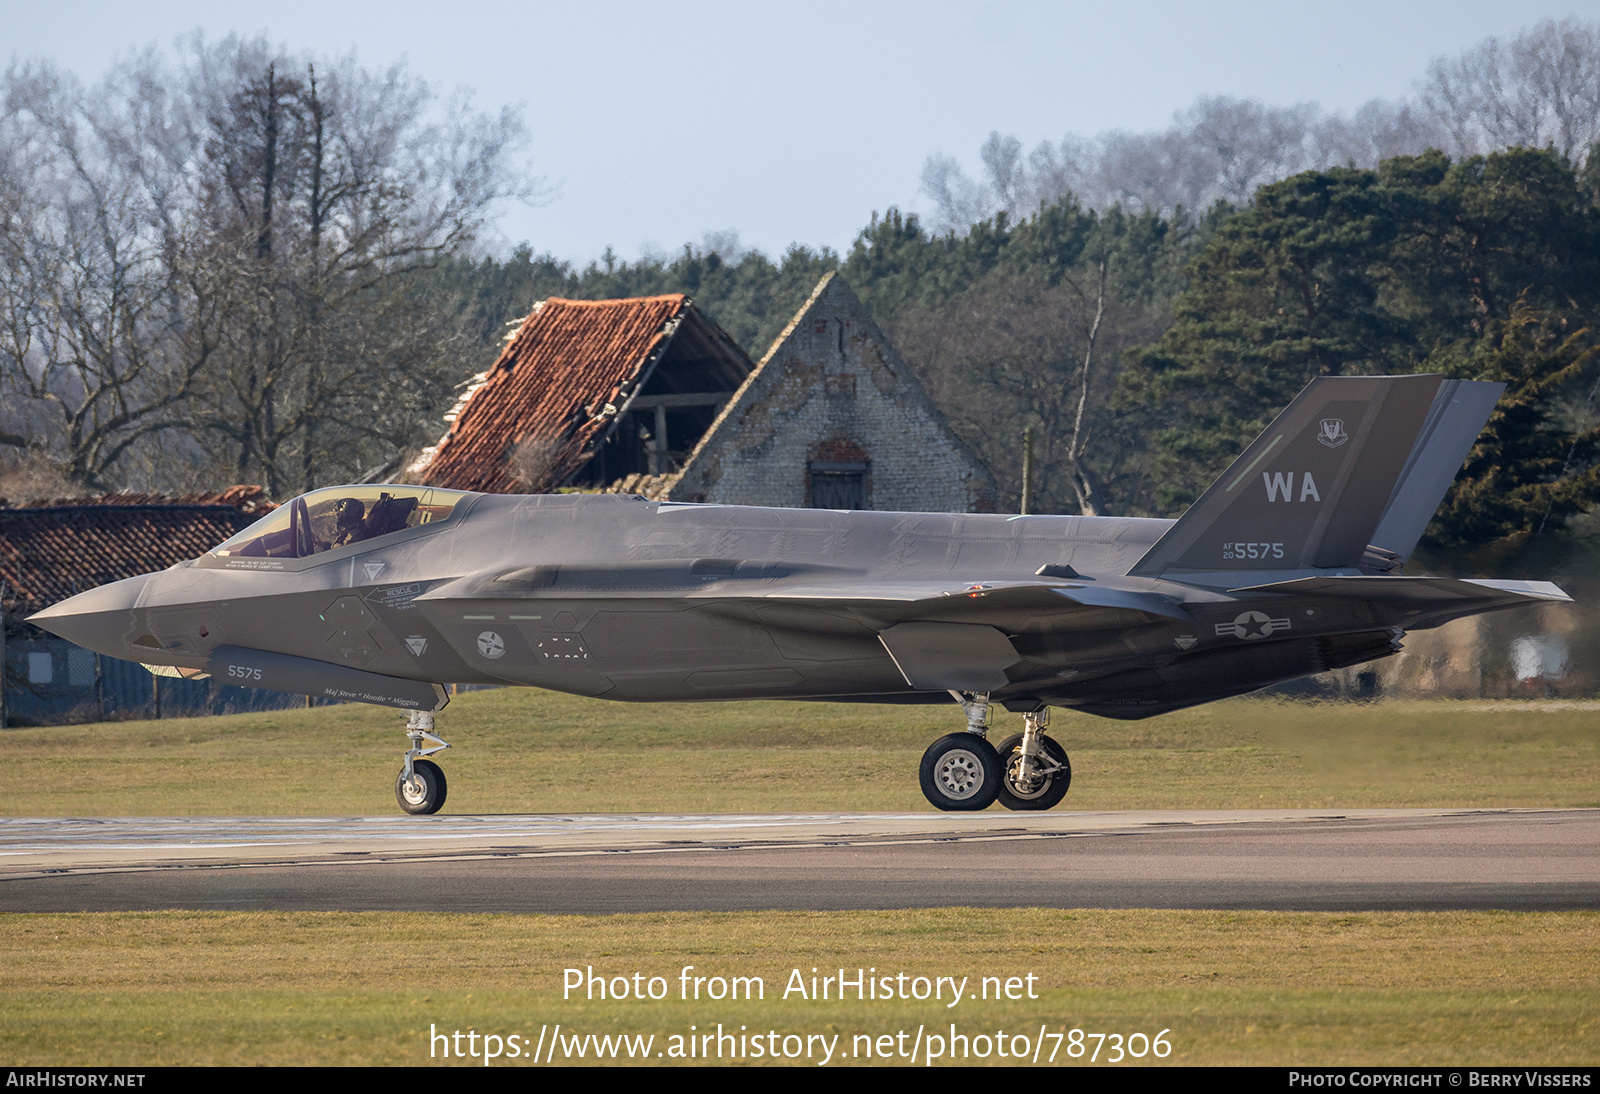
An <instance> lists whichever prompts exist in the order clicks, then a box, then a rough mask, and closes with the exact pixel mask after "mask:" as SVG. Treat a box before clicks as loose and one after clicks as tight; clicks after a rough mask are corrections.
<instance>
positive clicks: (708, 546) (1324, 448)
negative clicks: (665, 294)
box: [31, 375, 1569, 813]
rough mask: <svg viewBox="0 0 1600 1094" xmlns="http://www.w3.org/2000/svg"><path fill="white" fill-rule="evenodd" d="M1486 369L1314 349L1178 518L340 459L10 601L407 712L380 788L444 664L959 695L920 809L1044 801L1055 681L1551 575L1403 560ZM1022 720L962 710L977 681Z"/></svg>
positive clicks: (1156, 673)
mask: <svg viewBox="0 0 1600 1094" xmlns="http://www.w3.org/2000/svg"><path fill="white" fill-rule="evenodd" d="M1502 387H1503V385H1500V384H1491V383H1477V382H1467V381H1458V380H1447V379H1443V378H1441V377H1438V376H1427V375H1422V376H1375V377H1340V378H1326V379H1318V380H1314V381H1313V382H1312V383H1311V384H1310V386H1308V387H1307V388H1306V389H1305V390H1304V391H1303V392H1302V393H1301V394H1300V395H1299V396H1298V397H1297V398H1296V399H1295V400H1294V402H1293V403H1291V404H1290V406H1289V407H1288V408H1287V409H1286V410H1285V411H1284V412H1283V413H1282V414H1281V415H1279V416H1278V418H1277V419H1276V420H1274V421H1273V423H1272V424H1271V425H1270V426H1269V427H1268V428H1267V430H1266V431H1265V432H1264V433H1262V434H1261V436H1260V437H1259V438H1257V439H1256V440H1255V442H1254V443H1252V444H1251V445H1250V446H1249V447H1248V448H1247V449H1245V451H1244V453H1243V454H1242V455H1240V456H1239V458H1238V459H1237V460H1236V461H1235V462H1234V464H1233V465H1232V466H1231V467H1229V468H1228V470H1227V473H1226V474H1224V475H1223V476H1222V478H1220V479H1218V480H1217V482H1216V483H1215V484H1214V485H1213V486H1212V487H1211V488H1210V489H1209V490H1207V491H1206V492H1205V493H1204V494H1203V495H1202V496H1201V497H1200V499H1199V500H1198V501H1196V502H1195V503H1194V505H1193V506H1191V507H1190V509H1189V510H1188V512H1187V513H1185V514H1184V516H1183V517H1182V518H1181V519H1179V520H1177V521H1171V520H1153V519H1144V518H1131V517H1129V518H1121V517H1074V516H1004V515H969V514H942V513H880V512H870V511H831V510H815V509H763V508H752V507H743V506H721V505H694V504H673V503H666V502H654V501H648V500H646V499H644V498H639V497H631V496H618V495H601V496H586V495H579V494H553V495H486V494H471V493H462V492H458V491H450V490H442V489H431V488H426V487H412V486H396V485H382V486H346V487H334V488H331V489H325V490H317V491H314V492H312V493H309V494H306V495H304V496H303V497H298V498H295V499H294V500H293V501H291V502H289V503H288V504H286V505H283V506H281V507H279V508H278V509H277V510H276V511H274V512H273V513H271V514H270V515H269V516H267V517H266V518H264V519H263V520H261V521H259V522H257V523H256V524H254V525H252V526H251V527H249V528H247V529H245V530H244V531H242V532H240V533H239V534H238V535H236V536H234V537H233V538H232V539H229V540H228V541H227V542H225V543H223V544H221V545H220V546H218V547H216V548H215V549H213V550H212V551H210V552H209V553H207V554H205V555H203V556H202V557H200V558H197V559H195V560H194V561H192V562H189V563H185V564H182V565H179V566H175V567H173V568H172V569H169V570H166V571H163V572H160V573H154V574H147V575H145V576H143V577H137V578H132V579H130V580H127V581H119V582H116V583H114V584H111V585H106V586H102V587H101V588H98V589H94V590H91V591H89V592H85V593H81V594H79V595H77V596H74V597H71V598H70V599H68V600H65V601H63V602H62V603H60V604H57V605H55V606H54V607H51V608H49V609H47V610H45V611H43V612H40V613H38V614H36V615H34V616H33V617H32V618H31V622H33V623H36V624H38V625H40V626H42V627H45V628H47V629H49V630H51V631H54V632H55V633H56V634H58V635H61V636H62V637H64V638H67V639H70V640H71V641H73V642H76V643H78V644H80V645H83V646H87V647H89V648H90V649H94V650H98V651H99V652H101V653H104V654H108V655H110V656H113V657H121V658H127V659H131V660H136V661H140V662H143V663H144V664H146V665H147V666H150V667H151V669H152V671H155V672H158V673H165V674H176V675H183V676H200V675H203V674H209V675H210V676H212V677H215V678H216V679H218V680H220V681H222V682H224V683H230V684H246V685H250V686H254V687H263V688H273V689H277V690H281V691H288V692H298V693H304V694H307V695H313V696H319V697H327V698H333V699H345V700H353V701H357V702H365V703H378V704H383V705H387V706H392V707H398V708H401V709H403V710H407V711H409V712H410V722H409V724H408V726H407V729H406V732H407V736H408V738H409V740H410V744H411V747H410V748H409V749H408V750H407V751H406V754H405V762H404V766H403V767H402V769H401V771H400V774H399V777H398V778H397V780H396V785H395V792H396V797H397V798H398V800H399V802H400V805H401V807H402V808H403V809H405V810H406V811H407V812H410V813H431V812H434V811H436V810H437V809H438V808H439V807H440V806H441V805H443V804H444V800H445V793H446V782H445V777H444V772H443V771H442V770H441V769H440V768H439V766H438V765H437V764H435V763H434V762H433V761H432V760H430V759H427V757H428V756H431V755H433V754H435V753H437V752H439V751H440V750H441V749H443V748H447V747H449V746H448V745H447V744H446V743H445V742H444V741H443V740H442V739H441V738H439V737H438V736H436V735H435V734H434V732H433V731H434V729H435V725H434V714H435V713H436V712H437V711H439V710H440V709H442V708H443V707H444V705H445V703H446V701H447V693H446V691H445V689H444V687H442V686H441V683H440V682H442V681H453V682H457V683H476V684H520V685H529V686H533V687H541V688H551V689H554V690H557V691H564V692H571V693H575V694H578V695H592V696H598V697H603V698H607V699H621V700H628V701H634V702H659V701H667V700H672V701H704V700H718V699H815V700H831V701H847V702H869V703H930V702H949V701H950V700H951V699H952V698H954V700H955V701H956V702H957V703H959V704H960V708H961V710H962V711H963V713H964V715H965V722H966V725H965V729H963V730H960V731H958V732H955V733H951V734H949V735H948V736H945V737H942V738H940V739H939V740H937V741H935V742H934V743H933V744H932V745H931V746H930V747H929V748H928V750H927V752H926V754H925V755H924V756H923V759H922V766H921V782H922V790H923V793H924V794H926V795H927V798H928V800H929V801H930V802H932V803H933V804H934V805H935V806H937V807H938V808H940V809H946V810H974V809H983V808H986V807H988V806H989V805H990V804H991V803H993V802H994V801H995V800H996V798H998V799H999V801H1000V802H1001V804H1002V805H1004V806H1006V807H1008V808H1011V809H1024V810H1026V809H1048V808H1050V807H1052V806H1054V805H1056V804H1057V803H1058V802H1060V801H1061V798H1062V795H1064V794H1065V793H1066V791H1067V787H1068V785H1069V784H1070V782H1071V778H1072V768H1071V765H1070V762H1069V760H1068V757H1067V752H1066V750H1065V749H1064V748H1063V747H1062V746H1061V745H1060V744H1059V743H1057V742H1056V741H1055V740H1054V739H1053V738H1051V737H1049V736H1047V735H1046V734H1045V732H1044V731H1045V728H1046V726H1047V725H1048V716H1049V710H1050V708H1051V707H1068V708H1073V709H1077V710H1082V711H1087V712H1089V713H1092V714H1097V715H1103V716H1107V717H1112V718H1146V717H1149V716H1151V715H1154V714H1160V713H1162V712H1165V711H1171V710H1178V709H1180V708H1183V707H1189V706H1194V705H1196V704H1198V703H1204V702H1208V701H1210V700H1213V699H1220V698H1223V697H1225V696H1229V695H1237V694H1240V693H1242V692H1248V691H1253V690H1256V689H1258V688H1262V687H1265V686H1267V685H1269V684H1273V683H1277V682H1279V681H1283V680H1289V679H1293V678H1295V677H1299V676H1305V675H1308V674H1311V673H1317V672H1322V671H1325V670H1328V669H1336V668H1340V667H1343V666H1347V665H1354V664H1358V663H1360V662H1363V661H1370V660H1373V659H1375V658H1379V657H1385V656H1387V655H1389V654H1391V653H1393V652H1395V651H1396V650H1398V649H1399V648H1400V639H1401V637H1402V636H1403V635H1404V634H1405V632H1406V631H1408V630H1416V629H1421V628H1426V627H1436V626H1438V625H1440V624H1442V623H1445V622H1447V621H1449V620H1452V619H1458V618H1461V617H1462V616H1468V615H1474V614H1477V613H1479V612H1488V611H1495V610H1498V609H1502V608H1511V607H1516V606H1519V605H1526V604H1537V603H1542V602H1551V601H1562V602H1564V601H1568V600H1569V598H1568V597H1567V596H1566V594H1565V593H1563V592H1562V591H1561V590H1560V589H1558V588H1556V587H1555V586H1554V585H1553V584H1550V583H1549V582H1529V581H1487V580H1461V579H1453V578H1433V577H1406V576H1401V575H1400V574H1399V572H1398V571H1399V568H1400V566H1401V564H1402V563H1403V562H1404V561H1405V559H1406V558H1407V556H1408V555H1410V553H1411V551H1412V549H1413V548H1414V547H1415V546H1416V543H1417V541H1418V539H1419V538H1420V537H1421V535H1422V533H1423V530H1424V528H1425V527H1426V526H1427V524H1428V521H1429V519H1430V518H1431V517H1432V515H1433V512H1434V510H1435V509H1436V508H1437V507H1438V504H1439V502H1440V500H1441V499H1442V498H1443V496H1444V493H1445V490H1446V489H1447V488H1448V487H1449V485H1450V483H1451V481H1452V480H1453V479H1454V477H1455V474H1456V472H1457V471H1458V470H1459V469H1460V467H1461V464H1462V461H1463V460H1464V459H1465V457H1466V455H1467V452H1468V450H1469V449H1470V447H1471V445H1472V443H1473V441H1474V439H1475V438H1476V436H1477V434H1478V431H1479V430H1480V429H1481V428H1482V427H1483V424H1484V422H1485V421H1487V419H1488V417H1489V414H1490V413H1491V411H1492V410H1493V408H1494V405H1495V401H1496V399H1497V398H1498V397H1499V394H1500V392H1501V390H1502ZM997 705H998V706H1001V707H1004V708H1005V709H1006V710H1008V711H1011V712H1014V713H1020V714H1021V715H1022V716H1023V729H1022V732H1021V733H1020V734H1017V735H1015V736H1011V737H1008V738H1006V739H1005V740H1004V741H1002V742H1001V743H1000V745H999V746H998V747H996V746H995V745H993V744H991V743H990V742H989V740H988V739H987V731H988V728H989V725H990V721H991V714H992V711H993V708H994V707H995V706H997Z"/></svg>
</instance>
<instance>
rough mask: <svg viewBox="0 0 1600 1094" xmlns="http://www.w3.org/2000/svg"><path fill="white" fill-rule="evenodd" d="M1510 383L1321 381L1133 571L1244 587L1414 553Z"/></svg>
mask: <svg viewBox="0 0 1600 1094" xmlns="http://www.w3.org/2000/svg"><path fill="white" fill-rule="evenodd" d="M1503 390H1505V385H1504V384H1493V383H1481V382H1476V381H1467V380H1446V379H1444V378H1442V377H1439V376H1427V375H1424V376H1338V377H1324V378H1321V379H1316V380H1313V381H1311V383H1310V384H1308V385H1307V386H1306V389H1305V390H1304V391H1302V392H1301V393H1300V394H1299V395H1297V396H1296V397H1295V400H1294V402H1292V403H1290V404H1289V406H1288V407H1287V408H1286V409H1285V410H1284V411H1283V413H1282V414H1279V415H1278V416H1277V418H1275V419H1273V422H1272V424H1271V425H1270V426H1268V427H1267V429H1266V431H1265V432H1263V433H1262V434H1261V436H1259V437H1257V438H1256V439H1255V441H1254V443H1252V444H1251V445H1250V447H1248V448H1246V449H1245V450H1244V452H1243V454H1242V455H1240V456H1239V458H1238V459H1236V460H1235V461H1234V462H1233V464H1232V466H1230V467H1229V468H1228V470H1227V472H1226V473H1224V474H1223V476H1222V477H1221V478H1220V479H1218V480H1217V481H1216V482H1214V483H1212V485H1211V488H1210V489H1208V490H1207V491H1206V492H1205V493H1204V494H1202V495H1201V496H1200V500H1199V501H1197V502H1195V503H1194V504H1193V505H1192V506H1190V507H1189V511H1188V512H1186V513H1185V514H1184V515H1183V517H1182V519H1180V520H1179V521H1178V522H1177V523H1176V524H1174V525H1173V526H1172V527H1171V528H1169V529H1168V530H1167V534H1166V535H1164V536H1162V537H1161V539H1160V540H1158V541H1157V542H1156V544H1155V545H1154V546H1153V547H1151V548H1150V550H1149V551H1147V552H1145V555H1144V557H1143V558H1141V559H1139V561H1138V562H1137V563H1135V564H1134V567H1133V569H1132V570H1130V571H1129V573H1130V574H1135V575H1140V576H1144V577H1157V576H1160V575H1163V574H1164V575H1168V576H1171V577H1179V578H1181V579H1182V580H1189V581H1199V582H1201V583H1203V584H1229V585H1242V584H1247V583H1249V582H1251V581H1252V580H1281V579H1282V578H1283V577H1285V576H1286V572H1295V571H1300V572H1305V571H1315V570H1330V569H1355V568H1358V567H1360V566H1361V564H1362V558H1363V555H1366V556H1367V557H1368V558H1369V559H1372V558H1373V557H1375V556H1376V557H1380V558H1388V559H1390V560H1391V561H1392V560H1396V559H1397V560H1402V561H1403V560H1404V558H1405V557H1406V556H1407V555H1409V554H1410V553H1411V551H1412V549H1413V548H1414V547H1416V545H1417V540H1418V539H1420V538H1421V536H1422V532H1423V529H1424V528H1426V527H1427V525H1428V521H1429V520H1431V519H1432V517H1433V513H1434V510H1436V509H1438V507H1439V503H1440V502H1441V501H1442V500H1443V499H1444V493H1445V491H1446V490H1448V489H1449V488H1450V483H1451V481H1452V480H1454V478H1455V475H1456V472H1457V471H1459V470H1460V469H1461V464H1462V461H1463V460H1465V459H1466V456H1467V452H1468V451H1469V450H1470V449H1471V448H1472V442H1473V441H1474V440H1475V439H1476V438H1477V436H1478V432H1479V430H1481V429H1482V428H1483V424H1484V422H1486V421H1488V419H1489V414H1490V412H1491V411H1493V409H1494V404H1495V401H1496V400H1497V399H1498V398H1499V397H1500V392H1501V391H1503ZM1370 547H1375V548H1378V550H1377V551H1376V552H1371V551H1369V548H1370ZM1251 575H1264V577H1262V578H1252V577H1251Z"/></svg>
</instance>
